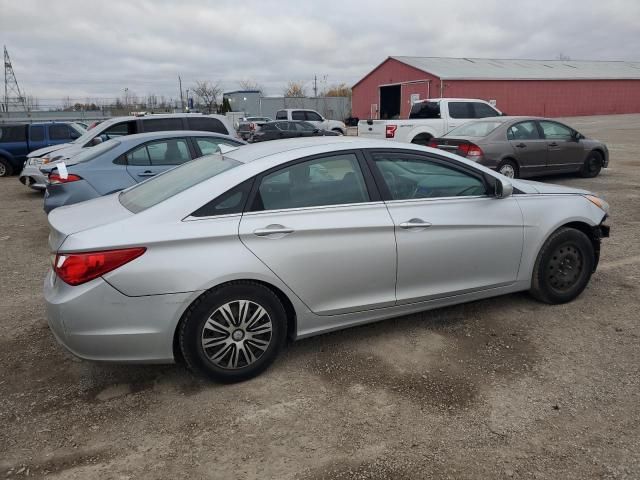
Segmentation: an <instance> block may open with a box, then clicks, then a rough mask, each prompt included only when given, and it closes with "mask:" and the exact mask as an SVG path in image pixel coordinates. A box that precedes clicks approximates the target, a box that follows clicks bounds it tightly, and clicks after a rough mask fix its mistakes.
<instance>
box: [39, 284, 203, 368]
mask: <svg viewBox="0 0 640 480" xmlns="http://www.w3.org/2000/svg"><path fill="white" fill-rule="evenodd" d="M193 296H194V294H193V293H176V294H168V295H151V296H144V297H127V296H126V295H123V294H122V293H120V292H119V291H118V290H116V289H115V288H113V287H112V286H111V285H109V283H107V282H106V281H105V280H103V279H102V278H98V279H95V280H92V281H90V282H87V283H85V284H83V285H79V286H76V287H72V286H70V285H67V284H66V283H64V282H63V281H62V280H60V279H58V278H55V275H54V274H53V272H52V271H49V273H48V274H47V277H46V278H45V281H44V298H45V302H46V311H47V320H48V323H49V327H50V329H51V331H52V332H53V334H54V336H55V337H56V339H57V340H58V342H59V343H60V344H61V345H62V346H63V347H65V348H66V349H67V350H69V352H71V353H72V354H74V355H75V356H77V357H79V358H82V359H84V360H91V361H102V362H122V363H173V362H174V355H173V336H174V333H175V329H176V327H177V324H178V321H179V319H180V316H181V315H182V313H183V312H184V310H185V308H186V307H187V305H188V304H189V302H190V301H191V300H192V298H193Z"/></svg>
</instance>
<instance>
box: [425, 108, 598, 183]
mask: <svg viewBox="0 0 640 480" xmlns="http://www.w3.org/2000/svg"><path fill="white" fill-rule="evenodd" d="M429 146H430V147H434V148H440V149H443V150H446V151H449V152H452V153H456V154H458V155H461V156H463V157H466V158H468V159H469V160H474V161H476V162H478V163H480V164H481V165H485V166H487V167H489V168H493V169H495V170H497V171H498V172H500V173H502V174H503V175H505V176H507V177H509V178H525V177H533V176H536V175H550V174H556V173H575V172H577V173H579V174H580V175H582V176H583V177H595V176H597V175H598V174H599V173H600V170H601V169H602V168H606V167H607V166H608V165H609V150H608V148H607V146H606V145H605V144H604V143H602V142H600V141H598V140H593V139H591V138H587V137H585V136H584V135H582V134H581V133H580V132H578V131H576V130H574V129H573V128H571V127H569V126H567V125H565V124H563V123H560V122H558V121H556V120H551V119H548V118H535V117H496V118H486V119H482V120H474V121H471V122H468V123H465V124H464V125H462V126H460V127H458V128H455V129H453V130H452V131H450V132H449V133H447V134H446V135H444V136H443V137H441V138H434V139H432V140H431V141H430V143H429Z"/></svg>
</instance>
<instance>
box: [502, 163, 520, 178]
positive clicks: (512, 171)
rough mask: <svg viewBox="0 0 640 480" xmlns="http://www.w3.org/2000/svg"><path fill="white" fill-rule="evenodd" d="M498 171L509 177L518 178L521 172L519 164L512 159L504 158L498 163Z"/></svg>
mask: <svg viewBox="0 0 640 480" xmlns="http://www.w3.org/2000/svg"><path fill="white" fill-rule="evenodd" d="M497 170H498V173H501V174H502V175H504V176H505V177H507V178H518V176H519V174H520V172H519V171H518V165H516V162H513V161H511V160H504V161H503V162H502V163H501V164H500V165H498V168H497Z"/></svg>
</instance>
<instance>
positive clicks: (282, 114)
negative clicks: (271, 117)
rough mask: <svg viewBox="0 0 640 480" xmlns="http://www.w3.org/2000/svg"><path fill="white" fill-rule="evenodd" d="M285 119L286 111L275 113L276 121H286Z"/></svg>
mask: <svg viewBox="0 0 640 480" xmlns="http://www.w3.org/2000/svg"><path fill="white" fill-rule="evenodd" d="M286 119H287V111H286V110H278V111H277V112H276V120H286Z"/></svg>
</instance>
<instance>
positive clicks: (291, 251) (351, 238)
mask: <svg viewBox="0 0 640 480" xmlns="http://www.w3.org/2000/svg"><path fill="white" fill-rule="evenodd" d="M269 230H272V231H273V233H269ZM240 239H241V240H242V242H243V243H244V244H245V245H246V246H247V248H248V249H249V250H251V251H252V252H253V253H254V254H255V255H256V256H257V257H258V258H259V259H260V260H261V261H262V262H263V263H264V264H265V265H267V266H268V267H269V268H270V269H271V270H272V271H273V272H274V273H275V274H276V275H277V276H278V277H279V278H280V279H281V280H282V281H283V282H284V283H286V284H287V286H289V288H290V289H291V290H292V291H293V292H295V293H296V295H298V297H300V299H301V300H302V301H303V302H304V303H305V304H306V305H307V306H308V307H309V309H310V310H311V311H313V312H314V313H316V314H319V315H332V314H338V313H346V312H354V311H359V310H367V309H372V308H378V307H384V306H390V305H393V304H394V303H395V281H396V245H395V238H394V228H393V223H392V221H391V218H390V217H389V212H388V211H387V209H386V207H385V205H384V204H383V203H382V202H377V203H367V204H356V205H347V206H336V207H321V208H303V209H292V210H280V211H266V212H254V213H245V214H244V215H243V217H242V220H241V222H240Z"/></svg>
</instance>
